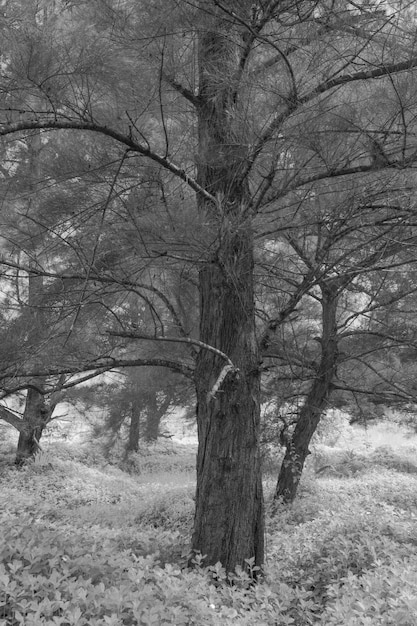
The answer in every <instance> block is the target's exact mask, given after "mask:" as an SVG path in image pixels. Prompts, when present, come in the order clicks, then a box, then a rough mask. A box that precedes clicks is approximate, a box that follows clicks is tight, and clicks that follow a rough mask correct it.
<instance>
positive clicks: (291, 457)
mask: <svg viewBox="0 0 417 626" xmlns="http://www.w3.org/2000/svg"><path fill="white" fill-rule="evenodd" d="M339 286H340V281H339V280H338V279H334V280H330V281H327V282H326V283H323V284H322V285H321V291H322V324H323V331H322V340H321V350H322V354H321V359H320V363H319V366H318V369H317V376H316V378H315V379H314V382H313V385H312V387H311V389H310V392H309V393H308V395H307V398H306V399H305V402H304V404H303V406H302V408H301V410H300V414H299V417H298V420H297V424H296V427H295V430H294V434H293V436H292V437H291V441H290V442H289V443H288V445H287V449H286V453H285V456H284V459H283V461H282V465H281V469H280V472H279V476H278V482H277V486H276V490H275V495H274V500H275V501H278V500H280V501H283V502H284V503H290V502H293V501H294V499H295V496H296V494H297V489H298V485H299V483H300V478H301V474H302V471H303V467H304V463H305V461H306V458H307V456H308V454H309V449H308V446H309V444H310V441H311V438H312V437H313V435H314V433H315V432H316V429H317V426H318V425H319V422H320V418H321V416H322V414H323V411H324V410H325V408H326V405H327V400H328V398H329V396H330V393H331V390H332V384H333V381H334V378H335V376H336V368H337V360H338V350H337V322H336V312H337V298H338V288H339Z"/></svg>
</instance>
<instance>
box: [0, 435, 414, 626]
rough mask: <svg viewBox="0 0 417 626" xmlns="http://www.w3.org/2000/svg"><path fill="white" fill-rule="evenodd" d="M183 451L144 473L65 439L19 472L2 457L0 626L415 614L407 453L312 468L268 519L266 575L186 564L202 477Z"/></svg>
mask: <svg viewBox="0 0 417 626" xmlns="http://www.w3.org/2000/svg"><path fill="white" fill-rule="evenodd" d="M181 454H182V452H181ZM372 454H373V453H372ZM410 454H411V453H410ZM173 455H174V452H172V455H168V454H167V455H166V457H167V460H166V463H167V464H168V465H167V466H166V467H165V466H164V460H163V455H162V456H161V458H159V457H156V458H158V459H159V460H158V462H157V464H154V466H152V467H151V468H150V467H149V468H148V471H147V472H142V474H140V475H135V474H133V473H126V472H123V471H121V470H120V469H117V468H115V467H110V466H108V467H104V466H102V465H101V466H100V467H94V466H93V464H92V462H91V458H89V459H83V460H80V458H79V457H78V458H75V457H74V455H72V456H71V452H70V450H69V449H66V450H65V449H59V447H56V448H51V451H50V452H46V453H44V454H41V455H40V456H38V457H37V459H36V460H35V461H34V462H31V463H29V464H28V465H27V466H26V467H24V468H23V469H21V470H17V469H15V468H14V467H12V466H10V465H9V466H3V467H2V470H1V472H2V474H1V477H0V490H1V494H2V495H1V502H0V523H1V528H2V533H1V536H0V626H17V625H20V624H23V625H25V626H35V625H36V626H39V625H46V626H49V625H51V626H52V625H54V626H59V625H61V626H71V625H77V626H87V625H88V626H89V625H91V626H95V625H98V624H100V625H102V624H104V625H106V624H110V625H111V624H113V625H117V626H119V625H120V626H123V625H126V626H129V625H132V626H133V625H139V626H142V625H143V626H146V625H155V626H157V625H160V624H162V625H163V624H173V625H175V626H177V625H178V626H181V625H185V624H187V625H188V624H189V625H193V624H198V625H200V624H201V625H202V626H204V625H212V626H219V625H225V626H228V625H242V626H244V625H247V626H284V625H286V624H292V625H293V626H309V625H317V626H367V625H369V626H390V625H392V626H394V625H395V626H407V625H408V626H412V625H415V624H416V623H417V478H416V476H415V474H414V473H407V463H411V460H410V459H411V457H410V455H408V457H407V463H405V465H401V464H400V466H396V467H395V468H392V467H391V466H390V462H388V461H387V462H386V463H384V462H383V460H384V457H383V453H382V452H380V453H379V455H380V457H382V460H381V459H379V457H378V455H376V456H375V455H374V457H372V455H370V460H369V459H368V460H367V464H366V467H365V468H362V469H361V472H359V473H356V474H353V473H351V474H348V475H346V476H343V477H341V476H324V477H319V478H318V477H316V476H315V475H314V471H313V470H311V471H310V472H309V473H308V474H307V476H306V477H305V479H304V480H303V484H302V488H301V490H300V496H299V498H298V499H297V501H296V502H295V504H294V505H293V506H292V507H290V508H288V507H287V508H285V507H278V511H277V514H276V516H275V517H273V518H268V520H267V537H266V539H267V541H266V553H267V563H266V571H265V579H264V581H263V582H261V583H258V584H256V585H253V584H251V582H252V581H251V576H250V575H249V574H246V573H243V572H237V574H236V576H235V578H234V581H233V582H234V584H233V585H231V584H226V583H227V581H226V580H225V574H224V572H223V570H222V569H221V567H220V566H219V567H214V568H205V567H204V560H203V561H201V562H199V564H198V566H197V567H196V569H194V570H189V569H187V568H186V559H187V554H188V552H189V547H190V546H189V537H190V531H191V526H192V517H193V507H194V502H193V496H194V484H193V477H192V475H191V474H190V472H189V463H188V460H187V462H185V463H184V468H185V471H183V472H181V471H180V470H181V468H180V462H179V460H178V459H175V460H173V459H172V458H168V457H170V456H173ZM388 456H389V455H388ZM184 458H185V459H188V457H187V454H184ZM403 460H404V459H403ZM174 466H175V467H176V468H177V469H176V471H175V473H174V472H173V469H172V468H173V467H174ZM272 484H273V483H272V481H271V484H268V482H267V481H266V493H267V494H268V493H269V492H270V487H271V486H272ZM222 580H223V582H224V583H225V584H219V583H220V582H221V581H222ZM229 582H230V581H229Z"/></svg>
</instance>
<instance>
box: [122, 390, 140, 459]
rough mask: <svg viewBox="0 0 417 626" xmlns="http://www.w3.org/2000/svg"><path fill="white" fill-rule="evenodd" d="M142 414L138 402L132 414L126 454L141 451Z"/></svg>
mask: <svg viewBox="0 0 417 626" xmlns="http://www.w3.org/2000/svg"><path fill="white" fill-rule="evenodd" d="M140 414H141V412H140V409H139V408H138V407H137V405H136V402H133V403H132V409H131V412H130V424H129V439H128V440H127V445H126V454H129V452H137V451H138V450H139V436H140Z"/></svg>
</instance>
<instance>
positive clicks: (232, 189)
mask: <svg viewBox="0 0 417 626" xmlns="http://www.w3.org/2000/svg"><path fill="white" fill-rule="evenodd" d="M238 52H239V48H238V46H236V44H234V43H233V41H232V38H231V36H230V33H229V32H228V25H227V23H223V22H222V19H221V17H217V18H216V17H212V18H211V23H208V24H207V26H206V28H205V30H204V31H202V34H201V36H200V50H199V53H200V57H199V63H200V101H201V104H200V107H199V144H200V145H199V148H200V151H199V181H200V183H201V185H203V186H204V187H205V188H206V189H207V190H208V191H209V192H210V193H211V194H213V195H214V196H216V197H217V198H218V206H217V208H216V207H214V206H213V205H212V204H209V203H206V202H205V201H202V200H201V198H200V200H199V201H200V210H201V211H203V212H204V214H205V215H206V216H207V220H208V221H211V223H212V224H213V227H214V229H215V231H217V239H216V242H217V249H216V250H215V251H214V253H213V255H212V257H211V258H210V259H209V260H208V262H207V263H206V265H205V266H203V267H202V269H201V271H200V274H199V289H200V339H201V341H203V342H205V343H207V344H209V345H210V346H212V347H214V348H216V349H218V350H220V351H222V352H223V353H225V354H226V355H227V356H228V358H229V359H230V360H231V361H232V363H233V366H234V368H235V369H233V370H230V371H229V372H228V373H227V375H226V376H225V378H224V379H223V381H222V383H221V384H220V385H219V388H218V389H217V391H216V389H215V385H216V381H218V378H219V375H220V373H221V372H222V370H223V368H224V366H225V365H226V364H227V362H226V361H225V359H224V358H223V357H221V356H219V355H217V354H215V353H214V352H212V351H210V350H206V349H202V350H201V351H200V353H199V356H198V360H197V369H196V386H197V424H198V438H199V445H198V455H197V492H196V512H195V521H194V532H193V538H192V548H193V550H194V551H199V552H201V554H202V555H206V559H205V561H204V563H205V564H215V563H216V562H219V561H220V562H221V563H222V565H223V566H224V567H225V568H226V570H227V571H229V572H230V571H233V570H234V569H235V568H236V566H237V565H240V566H242V567H245V560H247V559H252V558H253V559H254V562H255V563H256V564H257V565H262V563H263V558H264V546H263V541H264V537H263V535H264V526H263V523H264V522H263V496H262V482H261V465H260V455H259V430H260V418H259V407H260V373H259V357H258V350H257V342H256V337H255V307H254V294H253V239H252V231H251V223H250V220H249V219H247V216H244V211H245V209H246V208H247V198H248V188H247V184H246V183H245V182H242V181H240V180H239V178H240V177H239V174H240V171H241V165H242V160H241V159H242V149H241V146H243V144H244V127H243V125H244V122H243V121H242V120H243V116H240V115H239V114H238V113H237V111H236V107H237V106H238V105H237V104H236V102H237V98H235V96H234V93H233V92H234V87H233V85H234V82H233V77H234V73H236V72H237V67H238ZM228 69H229V72H228ZM211 392H213V393H211Z"/></svg>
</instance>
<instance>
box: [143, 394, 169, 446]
mask: <svg viewBox="0 0 417 626" xmlns="http://www.w3.org/2000/svg"><path fill="white" fill-rule="evenodd" d="M169 404H170V403H169V400H168V401H163V402H162V404H160V405H159V406H158V401H157V397H156V394H150V395H149V399H148V402H147V405H148V410H147V413H146V423H145V440H146V441H148V442H149V443H150V442H155V441H157V439H158V435H159V425H160V423H161V419H162V418H163V416H164V415H165V412H166V410H167V409H168V407H169Z"/></svg>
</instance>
